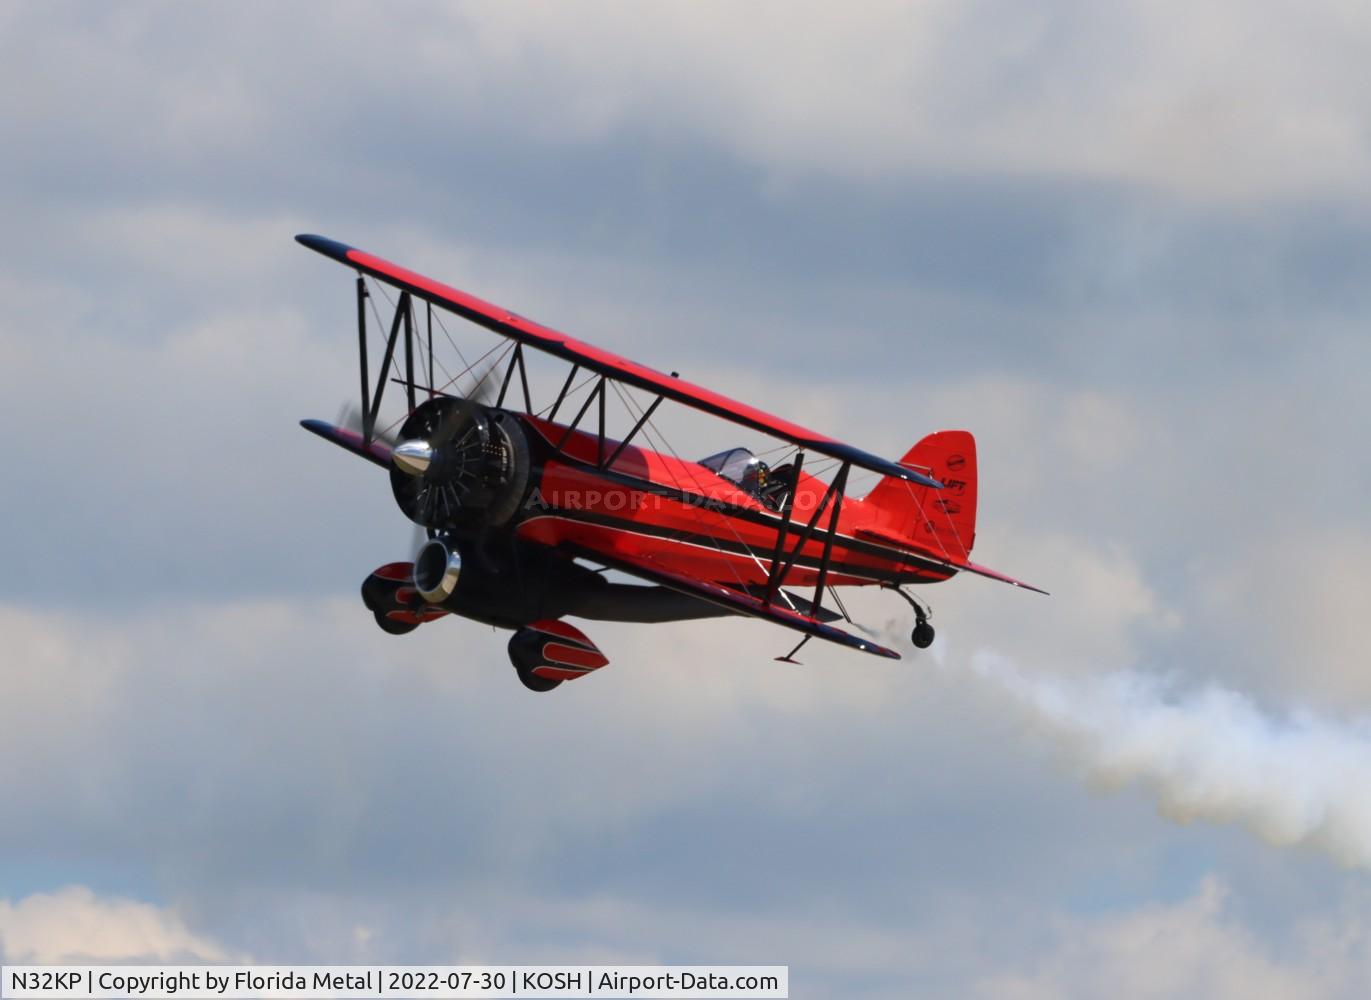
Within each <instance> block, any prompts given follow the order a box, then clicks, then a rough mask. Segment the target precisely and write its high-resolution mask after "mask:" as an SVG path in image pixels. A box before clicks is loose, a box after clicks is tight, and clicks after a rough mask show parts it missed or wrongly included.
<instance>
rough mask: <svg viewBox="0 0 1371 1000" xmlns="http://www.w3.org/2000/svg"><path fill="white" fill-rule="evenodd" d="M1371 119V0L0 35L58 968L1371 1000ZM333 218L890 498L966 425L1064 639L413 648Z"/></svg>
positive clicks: (0, 623)
mask: <svg viewBox="0 0 1371 1000" xmlns="http://www.w3.org/2000/svg"><path fill="white" fill-rule="evenodd" d="M1368 94H1371V10H1368V8H1367V7H1366V6H1365V4H1359V3H1352V2H1341V0H1318V2H1314V3H1307V4H1301V5H1298V6H1296V5H1291V4H1284V3H1278V2H1275V0H1245V2H1239V0H1218V2H1215V3H1210V4H1205V5H1202V6H1199V7H1197V6H1196V5H1193V4H1182V3H1178V2H1174V0H1160V2H1152V3H1122V2H1120V3H1097V2H1084V0H1080V2H1068V0H1047V2H1044V3H1039V4H1033V5H1025V4H1020V3H1013V2H1008V0H999V2H970V3H966V2H963V3H951V2H941V0H930V2H925V3H911V4H888V3H879V2H869V3H865V4H862V5H859V6H857V7H853V6H851V5H849V6H847V7H843V6H841V5H832V4H824V5H820V4H814V5H808V4H801V5H797V4H769V3H752V4H722V3H720V4H713V3H692V4H684V3H662V4H652V5H627V4H600V3H578V4H574V5H573V4H559V5H553V4H459V5H430V4H419V3H401V4H390V5H372V4H328V5H312V4H305V3H300V4H291V5H266V4H251V3H249V4H234V5H226V4H225V5H214V6H210V5H188V4H179V5H171V4H148V5H144V4H127V3H125V4H108V5H100V6H90V5H76V4H61V3H43V4H39V3H18V2H12V0H11V2H8V3H4V4H0V145H2V146H3V149H4V155H3V157H0V219H3V220H4V232H5V237H6V239H5V241H4V245H3V246H4V249H3V250H0V296H3V301H4V303H5V306H6V308H4V309H3V310H0V400H3V401H4V402H3V406H4V415H5V417H6V423H7V425H8V426H9V427H10V429H11V433H10V434H9V435H8V441H7V444H6V446H5V447H4V453H5V458H6V462H5V467H6V472H5V474H4V476H3V477H0V505H2V506H3V510H4V511H5V513H6V517H5V523H4V526H3V527H0V559H2V564H3V565H4V566H5V567H6V570H7V571H6V572H5V573H4V574H3V575H0V634H3V635H4V637H5V642H4V644H3V652H2V653H0V801H3V803H4V813H5V817H6V818H5V822H4V823H3V824H0V958H3V959H5V960H7V961H11V962H56V961H79V960H83V959H87V960H99V961H110V962H116V961H135V960H139V961H172V960H178V961H179V960H185V961H257V962H264V963H266V962H282V963H289V962H295V963H315V964H325V963H356V962H361V963H376V962H387V963H390V962H393V963H400V962H422V963H435V964H458V963H464V964H479V963H484V962H497V961H498V962H505V963H519V964H540V963H556V962H561V961H575V962H581V963H594V962H599V963H607V964H608V963H617V964H639V963H641V964H656V963H667V964H682V963H692V964H693V963H704V964H784V965H789V966H790V970H791V971H790V982H791V984H792V987H791V989H792V995H793V996H796V997H805V998H809V997H819V998H823V997H852V998H896V997H900V998H904V997H947V996H962V997H970V998H978V1000H991V998H993V1000H1029V998H1034V1000H1036V998H1049V997H1067V998H1074V997H1095V996H1099V995H1102V994H1104V993H1108V994H1109V995H1111V996H1115V997H1120V998H1124V1000H1131V998H1144V997H1147V998H1152V997H1169V996H1180V995H1185V996H1193V995H1203V996H1207V997H1211V998H1218V1000H1224V998H1238V997H1243V998H1247V997H1252V996H1258V995H1260V996H1263V997H1273V998H1284V997H1292V998H1293V997H1299V998H1306V997H1314V998H1344V997H1348V998H1350V997H1360V996H1361V995H1363V992H1364V984H1365V983H1366V982H1367V981H1369V980H1371V880H1369V879H1368V870H1371V807H1368V806H1367V805H1365V804H1364V802H1363V801H1362V800H1363V799H1364V794H1363V793H1364V789H1365V788H1366V787H1367V784H1366V782H1367V781H1368V780H1371V670H1368V669H1367V665H1366V662H1365V660H1366V657H1365V655H1364V650H1363V641H1362V636H1363V628H1364V617H1365V610H1364V609H1365V608H1366V607H1367V605H1368V603H1371V568H1369V567H1371V517H1368V514H1367V507H1366V503H1365V498H1366V496H1367V494H1368V488H1371V462H1368V461H1366V456H1365V449H1366V444H1365V442H1366V441H1367V440H1368V439H1371V405H1368V403H1367V402H1366V397H1365V392H1364V382H1365V379H1366V376H1367V373H1368V371H1371V347H1368V342H1367V338H1366V334H1365V317H1366V315H1367V311H1368V307H1371V187H1368V184H1367V180H1366V178H1367V177H1371V125H1369V123H1371V104H1369V103H1368V97H1367V95H1368ZM298 232H318V233H322V234H324V235H327V236H330V237H333V238H335V239H339V240H343V241H345V242H348V243H351V244H354V245H357V246H361V247H364V248H366V249H368V250H370V251H372V252H374V253H377V254H380V255H381V256H384V257H388V258H390V259H393V260H396V261H398V262H400V263H403V264H405V265H406V266H409V267H412V268H414V269H416V270H419V271H421V272H424V273H429V274H432V275H434V276H435V277H438V278H440V279H442V280H445V281H448V282H450V283H452V284H454V285H456V286H458V287H461V288H465V289H468V290H470V291H472V292H474V293H476V294H478V295H481V296H482V297H485V298H487V299H490V300H493V301H495V302H499V303H501V304H502V305H506V306H508V307H510V308H513V309H517V310H518V311H519V312H520V313H522V314H524V315H527V316H531V317H534V318H536V319H538V320H540V321H542V322H545V323H548V324H550V325H552V326H554V327H557V328H559V329H562V330H565V331H567V332H569V333H571V334H573V335H574V336H577V337H580V338H581V339H584V340H588V341H590V342H592V343H595V344H598V345H600V346H603V347H605V348H607V349H610V350H614V351H618V352H620V353H623V354H626V355H628V356H630V357H633V358H634V359H635V360H638V361H641V362H643V363H645V364H648V365H652V366H653V367H657V368H660V369H663V370H678V371H680V372H681V373H682V375H683V376H685V377H687V378H690V379H692V380H694V381H697V382H700V383H703V384H705V385H708V386H710V387H713V388H717V389H719V390H721V391H724V392H727V393H730V394H733V395H736V396H738V397H741V398H744V399H747V400H748V401H749V402H752V403H754V404H756V405H760V406H762V407H763V408H766V409H770V410H773V411H775V412H777V413H779V414H780V415H782V416H785V417H788V418H791V419H794V420H797V421H799V422H800V423H802V424H805V425H807V426H812V427H815V428H816V429H819V430H821V431H824V432H826V433H829V434H832V435H834V436H836V437H838V438H840V439H843V440H848V441H851V442H852V443H854V444H856V445H858V446H861V447H863V448H866V449H867V450H871V451H875V452H877V453H879V454H886V455H891V456H896V457H898V456H899V455H900V454H903V453H904V451H905V450H906V449H907V448H908V447H909V446H910V445H911V444H913V443H914V442H915V441H916V440H918V439H919V438H920V437H922V436H923V435H924V434H925V433H928V432H930V431H933V430H936V429H940V428H953V427H965V428H967V429H969V430H971V431H973V432H974V433H975V434H976V436H977V441H978V450H979V459H980V507H979V518H978V534H977V544H976V558H977V559H978V561H981V562H984V563H986V564H988V565H991V566H994V567H995V568H997V569H1000V570H1003V571H1005V572H1007V573H1010V574H1012V575H1014V576H1017V577H1021V578H1023V579H1026V580H1029V581H1031V582H1032V583H1035V584H1038V585H1040V586H1043V587H1045V588H1046V589H1047V590H1049V591H1051V592H1052V596H1051V597H1048V598H1043V597H1039V596H1037V595H1033V594H1028V593H1024V592H1019V591H1014V590H1013V589H1011V588H1007V587H1002V586H1000V585H998V584H995V583H993V582H992V581H989V580H984V579H974V578H966V577H961V578H957V579H955V580H952V581H950V582H948V583H945V584H943V585H940V586H938V587H936V588H931V589H929V590H926V591H925V592H924V593H923V594H922V596H925V597H926V598H927V599H928V600H930V601H931V602H932V604H933V607H934V609H935V618H934V622H935V624H936V625H937V627H938V636H939V638H938V641H937V642H936V643H935V645H934V646H933V648H932V649H930V650H928V651H926V652H919V651H915V650H914V649H913V648H912V646H910V645H909V643H908V641H907V635H908V629H909V626H910V624H911V623H910V622H909V621H908V620H907V619H908V609H907V607H906V606H905V605H904V604H903V603H902V602H900V601H898V599H895V598H893V597H892V596H891V595H880V594H877V595H871V594H856V595H853V597H852V599H851V601H850V602H849V604H850V607H852V609H853V611H854V613H855V614H856V615H857V617H859V618H860V619H861V620H863V621H864V622H865V623H867V624H868V625H869V626H871V627H872V628H873V629H875V630H876V631H877V632H878V633H879V634H881V635H882V636H884V637H886V639H887V640H888V641H889V642H894V643H897V644H899V648H900V649H901V651H902V652H903V653H904V659H903V660H902V661H900V662H889V661H882V660H877V659H875V658H870V657H863V656H860V655H859V654H857V653H854V652H851V651H848V650H845V649H841V648H836V647H834V648H817V647H818V646H819V645H820V644H818V643H811V644H810V645H809V646H807V647H806V649H805V651H804V655H803V657H802V659H803V660H804V665H803V666H798V667H797V666H793V665H788V664H780V663H776V662H774V660H773V659H772V658H773V657H774V656H776V655H778V654H780V653H782V652H784V651H785V649H786V648H788V647H789V645H790V643H789V642H788V641H787V640H788V639H789V638H790V636H789V634H788V633H782V632H780V631H779V630H776V629H772V628H769V627H767V626H765V625H763V624H760V623H756V622H748V621H735V620H729V621H722V622H717V621H716V622H708V623H693V624H692V623H684V624H680V625H671V626H660V627H650V628H649V627H643V626H628V625H613V624H602V623H592V624H590V625H587V626H586V631H587V632H588V633H589V634H590V635H591V637H592V638H593V639H594V640H595V641H596V643H597V644H598V645H599V646H600V647H601V648H602V649H603V650H604V651H605V652H606V655H608V657H609V659H610V661H611V662H610V666H609V667H607V668H605V669H604V670H602V671H599V672H598V673H597V674H596V675H594V676H592V677H589V678H587V679H584V680H582V681H580V682H578V683H576V684H568V685H563V686H562V688H560V689H558V690H557V691H556V692H554V693H551V694H548V695H533V694H531V693H529V692H526V691H525V690H524V689H523V688H522V687H521V686H520V685H519V684H518V683H517V681H516V679H515V677H514V676H513V672H512V670H511V669H510V667H509V665H508V662H507V659H506V656H505V651H504V643H505V640H506V636H505V635H504V634H501V633H498V632H495V631H493V630H491V629H488V628H486V627H483V626H479V625H476V624H475V623H471V622H465V621H458V620H454V619H444V620H442V621H440V622H438V623H435V624H434V625H431V626H426V627H424V628H422V629H420V630H419V631H418V632H416V633H414V634H413V635H410V636H406V637H402V638H395V637H390V636H386V635H384V634H382V633H381V632H380V631H379V630H378V629H377V628H376V627H375V625H374V623H373V622H372V620H371V616H370V615H369V614H368V613H367V612H366V611H365V609H364V608H363V607H362V605H361V603H360V601H359V600H358V598H357V592H356V591H357V586H358V585H359V583H360V582H361V580H362V579H363V578H364V577H365V576H366V574H367V573H368V572H369V571H370V570H371V569H372V568H374V567H375V566H378V565H380V564H382V563H384V562H389V561H393V560H395V559H404V558H407V557H408V555H409V551H408V547H409V546H410V544H411V532H410V528H409V525H408V523H407V522H406V521H405V520H404V519H403V517H402V516H401V515H400V514H399V513H398V511H396V510H395V508H394V506H393V502H392V500H391V498H390V494H389V489H388V487H387V485H386V483H385V481H384V478H383V477H380V478H378V475H377V473H376V471H375V470H374V469H371V468H370V467H369V466H365V464H364V463H360V462H356V461H355V460H351V459H349V457H348V456H347V455H345V454H344V453H342V452H340V451H338V450H337V449H331V448H329V447H327V446H326V445H325V444H324V443H323V442H320V441H318V440H317V439H315V438H313V437H311V436H310V435H307V434H305V433H304V432H303V431H301V430H300V429H299V428H298V426H297V425H296V422H297V421H298V420H299V419H300V418H304V417H321V418H324V419H330V418H332V417H334V416H335V414H337V412H338V410H339V407H340V405H341V404H343V403H344V402H346V401H348V400H349V399H351V398H352V394H353V393H354V392H355V378H356V376H355V369H354V363H355V357H354V353H353V351H354V348H355V340H354V337H355V333H354V326H353V322H354V317H353V308H354V304H353V300H352V297H351V296H352V285H351V275H350V274H349V273H348V272H346V271H345V270H344V269H342V268H339V267H338V266H336V265H334V264H332V263H330V262H328V261H326V260H324V259H323V258H320V257H318V256H316V255H314V254H311V253H309V252H308V251H306V250H304V249H302V248H300V247H299V246H297V245H296V244H295V243H294V242H293V240H292V237H293V236H294V234H296V233H298ZM449 326H450V329H451V330H452V333H453V335H454V337H455V338H458V339H459V343H460V344H462V345H466V346H464V347H463V350H467V348H468V347H471V348H474V349H476V350H477V352H478V353H479V351H480V350H484V349H485V347H487V346H489V345H490V341H489V339H488V337H486V335H485V334H483V333H482V332H481V331H478V330H475V329H472V328H467V329H460V328H459V326H458V325H456V324H449ZM539 364H541V367H538V366H537V365H535V369H536V370H535V372H534V381H535V387H538V388H541V389H543V390H546V389H547V388H548V387H549V386H555V385H556V383H557V382H558V381H559V379H560V377H561V372H560V370H559V369H557V368H556V366H555V365H553V364H552V363H551V362H541V363H539ZM668 409H669V408H667V407H664V408H663V411H662V423H663V426H664V428H665V429H667V430H668V431H669V437H670V438H671V440H672V443H673V445H674V446H676V447H677V448H678V450H680V451H681V452H682V453H683V454H695V455H704V454H708V453H710V452H712V451H715V450H718V449H719V448H722V447H727V446H730V445H733V444H747V445H753V446H757V447H767V446H769V444H771V442H767V441H766V439H764V438H758V437H756V436H755V435H754V436H749V435H748V434H747V433H745V432H742V431H741V430H739V429H738V428H733V427H729V426H727V425H721V424H719V423H717V422H710V421H702V420H699V419H695V418H694V417H692V415H690V414H688V413H682V412H679V409H678V410H677V412H670V413H668V412H667V410H668ZM869 486H870V480H869V479H868V480H865V481H862V485H861V488H862V489H865V488H869ZM853 489H854V492H855V491H856V490H857V489H858V481H857V480H854V486H853Z"/></svg>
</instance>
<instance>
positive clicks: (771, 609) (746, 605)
mask: <svg viewBox="0 0 1371 1000" xmlns="http://www.w3.org/2000/svg"><path fill="white" fill-rule="evenodd" d="M569 550H570V551H571V553H572V554H573V555H576V556H579V557H581V558H582V559H586V560H588V561H590V562H596V563H599V564H600V565H602V566H608V567H609V568H610V569H617V570H619V571H621V572H624V573H628V574H629V575H631V576H636V577H639V578H640V579H643V580H647V581H648V582H649V583H655V584H657V585H659V586H662V587H667V588H669V589H671V590H675V591H679V592H680V593H682V594H689V595H690V596H692V597H698V598H699V599H700V600H702V601H708V602H710V603H711V604H717V605H719V606H720V607H724V608H728V609H729V610H730V611H736V612H737V613H738V614H740V615H747V616H749V617H751V618H760V619H762V620H763V621H769V622H773V623H775V624H777V625H784V626H785V627H786V628H792V629H794V630H795V631H797V632H803V633H805V634H806V635H812V636H815V637H817V638H820V639H827V640H828V641H829V642H836V643H839V644H841V645H843V646H850V647H851V648H853V649H860V650H861V651H862V652H863V653H871V654H873V655H875V656H885V657H889V658H890V659H892V660H898V659H899V658H900V654H899V653H897V652H895V651H894V650H893V649H886V648H885V647H884V646H881V645H879V644H877V643H874V642H872V641H871V640H870V639H863V638H862V637H861V636H856V635H853V634H852V633H851V632H844V631H843V630H842V629H840V628H834V627H833V626H832V625H828V624H825V623H824V622H822V621H819V620H818V619H817V618H811V617H809V616H808V615H804V614H801V613H800V612H798V611H793V610H791V609H790V608H786V607H781V606H779V605H776V604H768V603H767V602H766V601H764V600H762V599H761V598H760V597H756V596H754V595H752V594H749V593H746V592H744V591H742V590H738V589H736V588H734V587H726V586H724V585H723V584H721V583H712V582H710V581H708V580H700V579H696V578H695V577H692V576H687V575H686V574H684V573H680V572H677V571H676V570H672V569H668V568H666V567H664V566H662V565H661V563H659V562H656V561H655V560H652V559H647V558H645V557H642V556H630V555H625V554H623V553H622V552H602V551H600V550H598V549H591V548H588V547H587V546H584V545H577V546H571V547H570V549H569Z"/></svg>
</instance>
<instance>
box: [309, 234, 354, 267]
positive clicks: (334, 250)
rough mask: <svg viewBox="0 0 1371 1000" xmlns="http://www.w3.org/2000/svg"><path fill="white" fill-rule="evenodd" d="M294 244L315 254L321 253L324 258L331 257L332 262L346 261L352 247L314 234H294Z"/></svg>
mask: <svg viewBox="0 0 1371 1000" xmlns="http://www.w3.org/2000/svg"><path fill="white" fill-rule="evenodd" d="M295 242H296V243H299V244H300V245H301V246H302V247H308V248H309V249H311V250H313V251H314V252H315V253H321V254H323V255H324V256H325V257H332V258H333V259H334V260H341V261H346V260H347V256H348V251H350V250H351V249H352V247H350V246H348V245H347V244H346V243H340V242H338V241H337V240H331V239H329V238H328V237H327V236H319V235H318V234H316V233H296V234H295Z"/></svg>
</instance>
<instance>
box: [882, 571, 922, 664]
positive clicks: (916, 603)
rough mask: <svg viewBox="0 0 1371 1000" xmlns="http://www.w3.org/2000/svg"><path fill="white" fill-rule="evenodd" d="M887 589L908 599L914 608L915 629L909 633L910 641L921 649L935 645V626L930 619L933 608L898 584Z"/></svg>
mask: <svg viewBox="0 0 1371 1000" xmlns="http://www.w3.org/2000/svg"><path fill="white" fill-rule="evenodd" d="M886 589H887V590H893V591H895V593H897V594H899V595H900V596H901V597H903V598H904V599H905V600H906V601H908V602H909V606H910V607H911V608H913V609H914V631H913V632H911V633H910V634H909V641H910V642H912V643H914V645H915V646H916V647H917V648H919V649H927V648H928V647H929V646H931V645H933V635H934V633H933V626H932V625H931V624H930V623H929V621H928V619H930V618H931V617H933V609H932V608H930V607H929V606H928V605H927V604H925V603H923V602H922V601H920V600H919V599H918V598H916V597H914V596H913V595H911V594H906V593H905V592H904V591H903V590H901V589H900V588H899V587H897V586H893V585H890V586H887V588H886Z"/></svg>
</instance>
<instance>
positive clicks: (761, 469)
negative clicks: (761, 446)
mask: <svg viewBox="0 0 1371 1000" xmlns="http://www.w3.org/2000/svg"><path fill="white" fill-rule="evenodd" d="M700 464H701V465H703V466H704V467H705V468H706V469H709V470H711V471H712V472H716V473H718V474H719V475H720V476H722V477H723V478H724V479H727V480H728V481H729V482H731V483H737V484H738V485H739V486H741V487H742V488H743V489H745V490H747V491H748V492H749V493H751V494H753V495H754V496H755V495H756V494H757V491H758V490H760V489H761V487H762V486H763V485H764V484H765V483H766V463H765V462H763V461H762V460H761V459H760V458H758V457H757V456H756V455H754V454H752V452H750V451H748V450H747V449H746V448H730V449H729V450H728V451H721V452H719V453H718V454H717V455H710V456H709V457H708V458H702V459H700Z"/></svg>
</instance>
